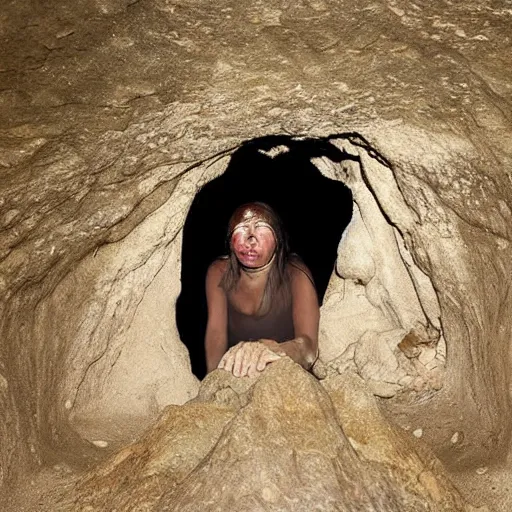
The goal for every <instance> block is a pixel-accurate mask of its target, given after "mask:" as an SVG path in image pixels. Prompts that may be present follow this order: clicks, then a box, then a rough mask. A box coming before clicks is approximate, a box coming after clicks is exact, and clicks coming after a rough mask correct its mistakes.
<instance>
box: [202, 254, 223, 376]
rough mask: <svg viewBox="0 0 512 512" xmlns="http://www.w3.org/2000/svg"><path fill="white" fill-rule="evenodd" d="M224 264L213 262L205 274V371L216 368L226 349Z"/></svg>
mask: <svg viewBox="0 0 512 512" xmlns="http://www.w3.org/2000/svg"><path fill="white" fill-rule="evenodd" d="M225 266H226V262H225V261H222V260H216V261H214V262H213V263H212V264H211V265H210V267H209V268H208V272H207V274H206V302H207V305H208V322H207V324H206V334H205V338H204V345H205V351H206V371H207V372H208V373H210V372H211V371H212V370H215V368H217V366H218V364H219V362H220V360H221V359H222V356H223V355H224V353H225V352H226V349H227V348H228V311H227V298H226V293H225V292H224V290H223V289H222V288H221V286H220V281H221V279H222V276H223V274H224V271H225Z"/></svg>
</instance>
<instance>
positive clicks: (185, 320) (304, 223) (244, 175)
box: [176, 136, 353, 378]
mask: <svg viewBox="0 0 512 512" xmlns="http://www.w3.org/2000/svg"><path fill="white" fill-rule="evenodd" d="M319 157H327V158H329V159H330V160H332V161H334V162H340V161H342V160H344V159H346V158H348V157H350V155H347V154H346V153H344V152H342V151H340V150H339V149H338V148H337V147H335V146H334V145H332V144H330V143H329V141H328V140H326V139H297V138H292V137H289V136H267V137H262V138H258V139H253V140H250V141H248V142H246V143H244V144H242V146H241V147H240V148H239V149H237V151H235V152H234V153H233V155H232V158H231V160H230V163H229V165H228V167H227V169H226V171H225V172H224V173H223V174H222V175H221V176H219V177H218V178H215V179H214V180H212V181H210V182H209V183H207V184H206V185H205V186H204V187H203V188H202V189H201V190H200V191H199V192H198V193H197V195H196V196H195V198H194V201H193V203H192V205H191V207H190V210H189V213H188V216H187V219H186V222H185V225H184V231H183V248H182V259H181V261H182V267H181V283H182V288H181V294H180V296H179V298H178V301H177V304H176V323H177V327H178V330H179V333H180V337H181V340H182V341H183V343H184V344H185V345H186V346H187V348H188V350H189V352H190V359H191V364H192V371H193V373H194V374H195V375H196V376H198V377H199V378H203V377H204V375H205V373H206V365H205V354H204V333H205V329H206V318H207V308H206V294H205V289H204V282H205V276H206V271H207V269H208V266H209V265H210V263H211V262H212V261H213V260H214V259H215V258H217V257H219V256H221V255H223V254H226V226H227V223H228V220H229V217H230V216H231V214H232V212H233V211H234V209H235V208H236V207H237V206H239V205H240V204H243V203H246V202H249V201H263V202H265V203H268V204H269V205H270V206H272V208H274V209H275V210H276V212H277V213H278V214H279V215H280V216H281V218H282V220H283V222H284V225H285V228H286V229H287V232H288V235H289V238H290V246H291V250H292V251H293V252H296V253H297V254H299V256H300V257H301V258H302V259H303V260H304V262H305V263H306V265H307V266H308V267H309V268H310V270H311V272H312V274H313V277H314V280H315V283H316V286H317V290H318V295H319V300H320V303H321V302H322V300H323V297H324V294H325V291H326V288H327V284H328V282H329V279H330V277H331V275H332V271H333V269H334V265H335V261H336V254H337V248H338V244H339V241H340V238H341V235H342V233H343V231H344V230H345V228H346V227H347V225H348V223H349V222H350V219H351V216H352V204H353V202H352V193H351V191H350V189H349V188H348V187H347V186H346V185H344V184H343V183H342V182H340V181H335V180H332V179H330V178H326V177H325V176H323V175H322V174H321V173H320V171H319V170H318V169H317V168H316V167H315V165H314V164H313V163H311V159H312V158H319Z"/></svg>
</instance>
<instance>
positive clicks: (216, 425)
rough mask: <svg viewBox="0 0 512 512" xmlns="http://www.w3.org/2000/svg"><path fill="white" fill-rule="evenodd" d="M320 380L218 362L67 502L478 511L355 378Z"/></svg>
mask: <svg viewBox="0 0 512 512" xmlns="http://www.w3.org/2000/svg"><path fill="white" fill-rule="evenodd" d="M324 382H325V384H324V386H325V389H326V390H327V392H326V391H325V390H324V389H323V387H322V386H321V385H320V384H319V383H318V381H316V379H314V378H313V377H312V376H311V375H309V374H307V373H306V372H305V371H304V370H303V369H302V368H300V367H299V366H298V365H296V364H295V363H293V362H292V361H290V360H289V359H283V360H281V361H278V362H276V363H273V364H271V365H270V366H269V367H268V368H267V369H266V370H265V372H264V373H263V374H262V375H261V376H260V377H258V378H253V379H249V378H240V379H236V378H235V377H233V376H232V375H231V374H228V373H227V372H225V371H223V370H218V371H216V372H213V373H212V374H210V375H209V376H208V377H207V379H206V380H205V381H204V382H203V384H202V387H201V390H200V392H199V396H198V398H197V399H196V400H194V401H193V402H191V403H189V404H186V405H184V406H181V407H176V406H171V407H169V408H168V409H166V411H165V413H164V414H163V415H162V417H161V418H160V420H159V422H158V423H157V424H156V426H155V427H154V428H153V429H151V430H150V431H148V433H147V434H146V435H145V436H144V437H143V438H142V439H141V440H140V441H139V442H137V443H135V444H133V445H131V446H128V447H127V448H124V449H123V450H122V451H121V452H118V453H117V454H115V455H114V456H112V457H111V458H110V459H109V460H108V461H107V462H106V463H104V464H102V465H101V466H99V467H98V468H96V469H95V470H93V471H92V472H91V473H90V474H88V475H87V476H86V477H85V478H84V479H83V480H82V481H81V482H79V483H78V485H77V487H76V489H75V493H76V496H77V498H74V500H75V501H74V507H75V508H74V509H73V510H83V511H85V510H88V511H91V512H92V511H96V510H98V511H100V510H105V507H107V506H108V507H111V508H112V509H115V510H118V511H120V512H121V511H129V510H130V511H142V510H146V511H149V510H155V511H156V510H158V511H164V510H166V511H171V510H173V511H196V510H205V511H208V510H212V511H213V510H237V511H247V512H249V511H259V510H275V511H285V510H293V511H308V512H309V511H311V510H318V511H321V510H324V511H334V510H344V511H359V510H372V511H389V512H391V511H396V510H407V511H411V512H414V511H451V512H455V511H469V510H473V509H472V508H471V507H470V506H467V505H466V504H464V502H463V500H462V499H461V497H460V496H459V495H458V493H457V491H456V490H455V488H454V487H453V486H452V485H451V484H450V483H449V481H448V479H447V475H446V474H445V473H444V470H443V468H442V466H441V465H440V463H439V462H438V461H436V459H435V458H434V457H433V456H432V455H430V454H429V452H428V450H427V449H426V448H425V447H423V446H421V445H419V446H416V447H415V446H414V445H413V443H411V442H408V441H406V439H405V434H404V433H403V432H400V431H399V430H397V429H396V428H393V427H391V426H390V425H389V424H388V422H387V421H386V420H385V419H384V417H383V416H382V415H381V413H380V412H379V409H378V407H377V404H376V403H375V401H374V399H373V398H372V395H371V393H370V392H369V391H368V390H367V389H366V388H365V386H364V384H363V381H362V380H361V379H359V378H358V377H356V376H351V374H345V375H343V376H338V377H336V378H332V379H329V380H327V381H324ZM185 477H186V478H185ZM68 499H69V497H68V498H66V499H64V500H63V501H62V502H61V507H62V508H61V510H63V511H64V510H67V508H66V505H65V503H66V502H67V500H68ZM76 500H77V501H76Z"/></svg>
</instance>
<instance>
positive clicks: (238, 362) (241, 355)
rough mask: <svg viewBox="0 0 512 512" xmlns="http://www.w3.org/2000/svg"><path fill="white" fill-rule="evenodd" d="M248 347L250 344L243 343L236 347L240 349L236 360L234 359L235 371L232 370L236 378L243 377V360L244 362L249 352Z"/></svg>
mask: <svg viewBox="0 0 512 512" xmlns="http://www.w3.org/2000/svg"><path fill="white" fill-rule="evenodd" d="M247 345H248V343H244V342H241V343H239V344H238V345H236V346H237V347H239V349H238V350H237V351H236V354H235V358H234V361H233V370H232V371H233V375H234V376H235V377H240V376H241V373H242V363H243V360H244V355H245V352H246V351H247V348H248V347H247ZM228 371H229V370H228Z"/></svg>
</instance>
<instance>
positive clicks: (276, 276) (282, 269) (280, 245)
mask: <svg viewBox="0 0 512 512" xmlns="http://www.w3.org/2000/svg"><path fill="white" fill-rule="evenodd" d="M249 209H250V210H252V211H253V212H254V213H255V215H257V216H258V217H260V218H261V219H262V220H264V221H265V222H267V223H268V224H269V226H270V227H271V228H272V231H273V232H274V238H275V241H276V248H275V252H274V260H273V261H272V264H271V267H270V270H269V273H268V277H267V283H266V285H265V290H264V291H263V297H262V299H261V304H260V307H259V309H258V315H264V314H266V313H268V311H269V310H270V307H271V306H272V304H273V302H274V299H275V298H276V297H278V296H281V295H282V298H283V299H286V298H287V297H288V296H289V294H287V293H286V292H287V290H288V287H289V283H290V278H289V273H288V269H287V264H288V262H290V259H291V258H292V256H291V254H290V248H289V245H288V236H287V234H286V231H285V229H284V226H283V222H282V220H281V218H280V217H279V215H278V214H277V213H276V212H275V211H274V210H273V209H272V208H271V207H270V206H269V205H268V204H266V203H261V202H253V203H246V204H243V205H241V206H239V207H238V208H237V209H236V210H235V211H234V212H233V214H232V215H231V218H230V219H229V222H228V233H227V239H226V245H227V250H228V255H227V259H228V265H227V268H226V271H225V273H224V275H223V277H222V280H221V282H220V285H221V287H222V288H223V289H224V291H225V292H226V293H229V292H232V291H233V290H234V289H235V288H236V286H237V284H238V281H239V280H240V275H241V272H242V268H243V266H242V264H241V263H240V262H239V261H238V258H237V257H236V255H235V252H234V251H233V247H232V245H231V236H232V234H233V230H234V229H235V227H236V225H237V224H238V223H239V222H240V221H241V219H242V218H243V215H244V213H245V212H246V211H247V210H249ZM293 259H295V257H293Z"/></svg>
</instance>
